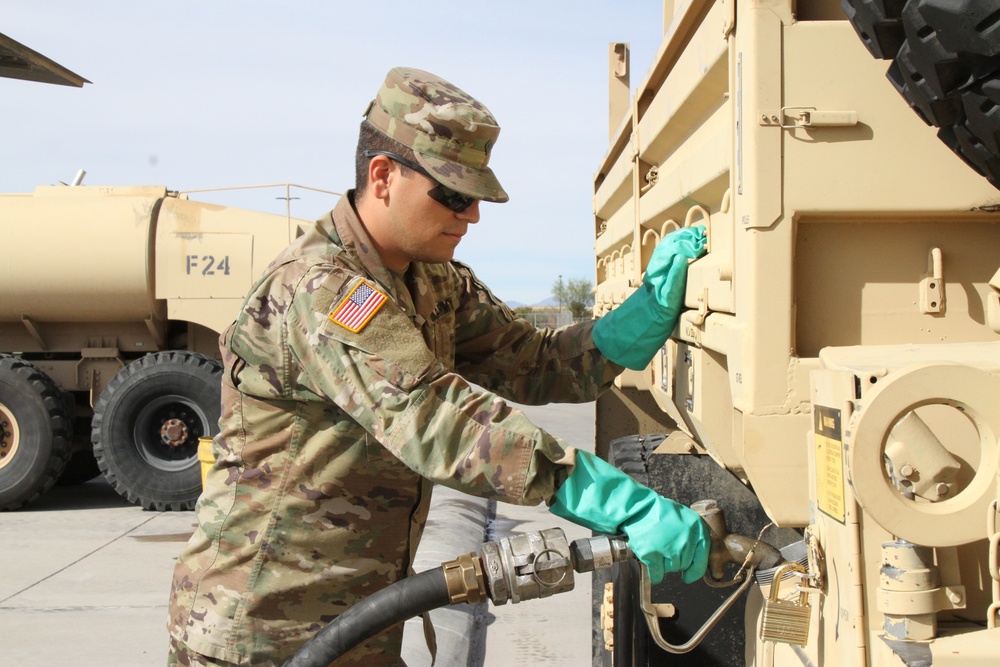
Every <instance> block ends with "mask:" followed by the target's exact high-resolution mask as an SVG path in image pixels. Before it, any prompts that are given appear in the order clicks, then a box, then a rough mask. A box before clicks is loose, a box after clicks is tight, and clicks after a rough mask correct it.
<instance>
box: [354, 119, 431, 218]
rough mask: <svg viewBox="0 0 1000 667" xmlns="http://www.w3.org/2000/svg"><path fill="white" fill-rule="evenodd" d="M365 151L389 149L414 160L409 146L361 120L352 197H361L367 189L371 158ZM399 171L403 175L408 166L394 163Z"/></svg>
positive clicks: (406, 171)
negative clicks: (365, 154)
mask: <svg viewBox="0 0 1000 667" xmlns="http://www.w3.org/2000/svg"><path fill="white" fill-rule="evenodd" d="M365 151H389V152H390V153H395V154H396V155H398V156H399V157H401V158H405V159H407V160H412V161H416V156H414V155H413V151H412V150H410V148H409V147H407V146H404V145H403V144H401V143H399V142H398V141H396V140H395V139H390V138H389V137H387V136H386V135H384V134H382V133H381V132H379V131H378V130H376V129H375V128H374V127H373V126H372V124H371V123H369V122H368V121H367V120H365V121H362V122H361V130H360V132H359V134H358V150H357V152H356V153H355V154H354V198H355V200H358V199H361V195H363V194H364V193H365V190H366V189H368V163H369V162H371V158H367V157H365V156H364V152H365ZM396 164H397V165H398V166H399V169H400V173H402V174H403V175H404V176H405V175H406V174H408V173H409V171H410V170H409V168H407V167H406V166H404V165H402V164H399V163H398V162H397V163H396Z"/></svg>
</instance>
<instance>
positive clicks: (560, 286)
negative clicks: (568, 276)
mask: <svg viewBox="0 0 1000 667" xmlns="http://www.w3.org/2000/svg"><path fill="white" fill-rule="evenodd" d="M562 302H563V286H562V274H561V273H560V274H559V312H558V313H556V326H559V316H560V315H562Z"/></svg>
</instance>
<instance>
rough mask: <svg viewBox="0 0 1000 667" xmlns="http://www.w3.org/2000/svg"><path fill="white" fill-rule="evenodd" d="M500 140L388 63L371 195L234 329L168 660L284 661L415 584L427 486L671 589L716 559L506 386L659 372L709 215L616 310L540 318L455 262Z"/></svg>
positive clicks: (359, 191)
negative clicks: (536, 526)
mask: <svg viewBox="0 0 1000 667" xmlns="http://www.w3.org/2000/svg"><path fill="white" fill-rule="evenodd" d="M498 133H499V127H498V126H497V124H496V121H495V120H494V119H493V117H492V115H491V114H490V112H489V110H488V109H487V108H486V107H485V106H483V105H482V104H481V103H480V102H478V101H477V100H475V99H473V98H472V97H470V96H469V95H467V94H466V93H465V92H463V91H462V90H460V89H459V88H457V87H456V86H454V85H452V84H451V83H448V82H447V81H445V80H443V79H441V78H439V77H436V76H434V75H432V74H429V73H427V72H423V71H420V70H416V69H406V68H396V69H393V70H392V71H390V72H389V74H388V76H387V77H386V79H385V82H384V83H383V85H382V87H381V88H380V89H379V91H378V95H377V97H376V98H375V100H374V101H373V102H372V103H371V104H370V105H369V107H368V110H367V111H366V113H365V119H364V121H363V122H362V124H361V131H360V138H359V141H358V148H357V153H356V185H355V190H354V191H352V192H348V193H347V194H346V195H345V196H344V197H343V198H341V200H340V202H339V203H338V204H337V206H336V207H335V208H334V210H333V211H331V212H330V213H328V214H327V215H325V216H324V217H323V218H321V219H320V220H319V221H317V222H316V224H315V226H314V227H312V228H311V229H309V230H308V231H307V232H306V233H305V234H304V235H303V236H301V237H300V238H299V239H298V240H296V241H295V242H294V243H292V244H291V245H290V246H289V247H288V248H287V249H286V250H285V251H283V252H282V254H281V255H279V256H278V257H277V258H276V259H275V260H274V261H273V262H272V263H271V265H270V266H269V267H268V269H267V271H266V272H265V274H264V275H263V277H261V279H260V280H259V281H258V282H257V283H256V285H254V287H253V288H252V290H251V291H250V294H249V296H248V297H247V299H246V301H245V303H244V306H243V308H242V310H241V312H240V313H239V315H238V317H237V319H236V321H235V322H234V323H233V324H232V325H231V326H230V327H229V328H228V330H227V331H226V332H225V333H224V334H223V335H222V337H221V340H220V344H221V350H222V354H223V361H224V363H225V373H224V378H223V387H222V404H223V406H222V417H221V419H220V427H221V431H220V433H219V434H218V435H217V436H216V438H215V442H214V451H215V456H216V463H215V465H214V466H213V468H212V470H211V471H210V472H209V474H208V480H207V483H206V488H205V492H204V494H203V495H202V497H201V499H200V501H199V503H198V508H197V519H198V528H197V530H196V532H195V534H194V535H193V536H192V538H191V540H190V542H189V543H188V545H187V546H186V548H185V549H184V551H183V553H182V554H181V556H180V558H179V559H178V562H177V566H176V570H175V573H174V579H173V585H172V587H171V600H170V619H169V630H170V635H171V650H170V663H169V664H180V665H247V666H253V667H263V666H266V665H280V664H282V663H283V662H284V661H285V660H286V659H288V658H289V657H290V656H291V655H292V654H294V653H295V651H296V650H297V649H298V648H299V647H300V646H301V645H302V644H303V643H305V642H306V641H307V640H308V639H309V638H310V637H312V636H313V634H314V633H315V632H316V631H317V630H319V629H320V628H321V627H322V626H323V625H324V624H325V623H327V622H329V621H330V620H332V619H333V618H335V617H336V616H337V615H339V614H340V613H342V612H343V611H345V610H346V609H348V608H349V607H350V606H351V605H353V604H355V603H356V602H358V601H359V600H361V599H363V598H364V597H366V596H367V595H370V594H371V593H373V592H374V591H377V590H379V589H381V588H383V587H385V586H387V585H389V584H392V583H393V582H395V581H398V580H399V579H400V578H402V577H405V576H406V574H407V571H408V567H409V564H410V562H411V557H412V554H413V552H414V551H415V549H416V545H417V542H418V540H419V538H420V533H421V530H422V528H423V525H424V521H425V518H426V513H427V506H428V502H429V500H430V490H431V485H432V484H433V483H437V484H444V485H446V486H450V487H453V488H456V489H459V490H462V491H464V492H467V493H470V494H474V495H477V496H483V497H487V498H495V499H497V500H501V501H505V502H511V503H518V504H538V503H541V502H545V503H547V504H548V505H549V508H550V510H551V511H552V512H554V513H556V514H558V515H560V516H563V517H566V518H568V519H570V520H571V521H574V522H576V523H579V524H581V525H584V526H587V527H590V528H592V529H594V530H599V531H603V532H606V533H622V532H624V533H625V534H626V535H627V536H628V537H629V540H630V545H631V547H632V549H633V551H634V552H635V553H636V555H637V556H638V557H639V558H640V559H641V560H642V561H643V562H645V563H646V564H647V566H648V567H649V569H650V574H651V577H652V578H653V580H654V581H659V580H661V579H662V577H663V573H664V571H671V572H683V573H684V578H685V580H686V581H694V580H696V579H698V578H700V577H701V576H702V574H703V573H704V571H705V568H706V566H707V559H708V531H707V528H706V527H705V525H704V523H703V522H702V521H701V519H700V517H699V516H698V515H697V514H696V513H695V512H693V511H691V510H689V509H688V508H686V507H683V506H681V505H678V504H676V503H674V502H673V501H670V500H668V499H665V498H662V497H660V496H659V495H657V494H655V493H654V492H653V491H651V490H650V489H648V488H646V487H643V486H640V485H638V484H636V483H635V482H633V481H632V480H631V478H629V477H628V476H626V475H624V474H623V473H621V472H619V471H618V470H617V469H615V468H614V467H612V466H610V465H608V464H607V463H605V462H604V461H602V460H601V459H599V458H597V457H595V456H593V455H591V454H588V453H586V452H583V451H577V450H575V449H574V448H572V447H569V446H568V445H567V444H566V443H564V442H563V441H561V440H559V439H558V438H556V437H554V436H552V435H549V434H548V433H546V432H544V431H542V430H540V429H539V428H537V427H536V426H534V425H532V424H531V423H530V422H529V421H528V420H527V419H526V418H525V416H524V415H523V414H522V413H521V412H519V411H518V410H516V409H514V408H512V407H510V406H509V405H508V404H507V403H506V402H505V401H504V399H510V400H513V401H517V402H521V403H528V404H541V403H546V402H583V401H591V400H594V399H595V398H596V397H597V395H598V394H599V393H600V392H601V391H602V390H604V389H606V388H607V387H609V386H610V385H611V383H612V381H613V380H614V378H615V377H616V376H617V375H618V374H619V373H621V371H622V368H623V366H628V367H638V368H644V367H645V366H646V365H647V364H648V363H649V361H650V360H651V358H652V357H653V356H654V355H655V353H656V350H657V349H658V348H659V347H661V346H662V345H663V343H664V341H665V340H666V338H667V337H668V336H669V334H670V332H671V330H672V329H673V327H674V324H675V323H676V318H677V311H678V307H679V306H678V304H679V303H680V300H681V296H682V294H683V283H684V279H685V277H686V271H687V264H688V259H689V258H692V259H693V258H696V257H698V256H699V255H700V254H701V253H702V252H703V251H704V246H705V239H704V234H703V230H702V229H701V228H690V229H686V230H682V232H677V233H675V234H672V235H671V236H670V237H669V238H668V239H667V240H666V241H664V242H662V243H661V244H660V245H659V246H658V247H657V249H656V252H655V253H654V256H653V259H652V260H651V262H650V265H649V267H648V269H647V274H646V276H647V278H646V282H645V283H644V285H643V287H642V289H640V290H637V291H636V292H635V294H634V295H633V296H632V297H630V298H629V300H627V301H626V303H625V304H623V305H622V306H621V307H620V308H619V309H617V310H616V311H613V312H612V313H610V314H608V315H606V316H605V317H603V318H601V319H600V320H597V321H588V322H584V323H580V324H575V325H571V326H569V327H564V328H562V329H560V330H556V331H552V330H548V329H535V328H534V327H533V326H531V325H530V324H529V323H528V322H527V321H526V320H524V319H521V318H518V317H517V316H516V315H515V314H514V313H513V312H511V311H510V309H508V308H507V307H506V306H505V305H504V304H503V303H502V302H500V301H499V300H498V299H497V298H496V297H494V296H493V294H491V293H490V291H489V290H488V289H487V288H486V287H485V286H484V285H482V284H481V283H480V282H479V281H478V280H477V279H476V276H475V275H474V274H473V273H472V270H471V269H469V267H467V266H465V265H463V264H461V263H459V262H456V261H453V259H452V257H453V255H454V252H455V248H456V246H457V245H458V244H459V242H460V241H461V239H462V236H463V235H464V234H465V233H466V231H467V230H468V228H469V225H471V224H474V223H476V222H478V221H479V202H480V201H489V202H505V201H507V194H506V193H505V192H504V190H503V188H502V187H501V186H500V183H499V182H498V181H497V178H496V177H495V176H494V174H493V172H492V171H491V170H490V168H489V167H488V166H487V163H488V161H489V157H490V151H491V150H492V149H493V146H494V144H495V142H496V139H497V134H498ZM470 383H476V384H478V385H480V386H481V387H484V388H485V391H484V390H482V389H478V388H475V387H473V386H472V385H471V384H470ZM401 638H402V626H401V625H399V626H397V627H395V628H393V629H392V630H390V631H387V632H385V633H383V634H381V635H379V636H377V637H375V638H373V639H371V640H369V641H367V642H365V643H364V644H362V645H360V646H358V647H357V648H356V649H355V650H353V651H351V652H350V653H349V654H347V655H345V656H344V657H343V659H342V660H340V661H338V662H337V664H338V665H341V664H344V665H346V664H352V665H353V664H358V665H365V666H366V667H372V666H375V665H399V664H403V663H402V660H401V659H400V657H399V652H400V642H401Z"/></svg>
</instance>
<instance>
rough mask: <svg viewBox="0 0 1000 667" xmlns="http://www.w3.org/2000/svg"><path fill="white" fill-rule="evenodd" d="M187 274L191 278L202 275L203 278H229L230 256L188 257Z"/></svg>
mask: <svg viewBox="0 0 1000 667" xmlns="http://www.w3.org/2000/svg"><path fill="white" fill-rule="evenodd" d="M185 259H186V261H187V268H186V272H187V274H188V275H189V276H190V275H192V274H197V273H200V274H201V275H203V276H228V275H229V255H223V256H222V257H216V256H215V255H187V257H186V258H185Z"/></svg>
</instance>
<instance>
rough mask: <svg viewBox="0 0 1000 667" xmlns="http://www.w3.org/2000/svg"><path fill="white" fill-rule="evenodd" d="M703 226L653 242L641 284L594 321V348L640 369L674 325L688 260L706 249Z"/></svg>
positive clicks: (619, 361) (686, 229)
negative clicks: (652, 248) (608, 311)
mask: <svg viewBox="0 0 1000 667" xmlns="http://www.w3.org/2000/svg"><path fill="white" fill-rule="evenodd" d="M705 244H706V238H705V228H704V227H703V226H701V225H698V226H695V227H685V228H684V229H679V230H677V231H676V232H674V233H672V234H670V235H668V236H667V237H666V238H665V239H663V240H662V241H660V242H659V243H658V244H656V249H655V250H653V256H652V257H651V258H650V259H649V264H648V265H647V266H646V274H645V275H644V276H643V278H642V285H640V286H639V289H637V290H636V291H635V292H633V293H632V294H631V295H630V296H629V298H627V299H625V302H624V303H623V304H622V305H620V306H618V307H617V308H615V309H614V310H612V311H611V312H610V313H608V314H606V315H604V316H603V317H602V318H601V319H599V320H598V321H597V324H595V325H594V330H593V337H594V343H595V344H596V345H597V349H599V350H600V351H601V354H603V355H604V356H605V357H607V358H608V359H610V360H611V361H613V362H615V363H616V364H618V365H619V366H624V367H625V368H631V369H632V370H634V371H641V370H642V369H644V368H645V367H646V366H648V365H649V362H650V361H652V360H653V357H654V356H656V352H657V350H659V349H660V348H661V347H663V344H664V343H665V342H667V338H669V337H670V333H671V332H672V331H673V330H674V327H675V326H677V318H678V317H679V316H680V311H681V306H683V305H684V286H685V284H686V283H687V270H688V260H689V259H697V258H698V257H701V256H702V255H703V254H705Z"/></svg>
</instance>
